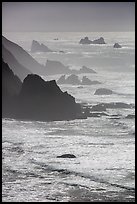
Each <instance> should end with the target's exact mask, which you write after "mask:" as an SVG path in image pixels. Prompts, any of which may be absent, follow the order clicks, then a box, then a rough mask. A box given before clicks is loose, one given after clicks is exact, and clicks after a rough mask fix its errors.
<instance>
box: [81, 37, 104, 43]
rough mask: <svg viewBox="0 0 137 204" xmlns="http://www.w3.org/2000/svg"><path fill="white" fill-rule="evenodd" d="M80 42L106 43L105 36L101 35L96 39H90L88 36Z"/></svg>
mask: <svg viewBox="0 0 137 204" xmlns="http://www.w3.org/2000/svg"><path fill="white" fill-rule="evenodd" d="M79 43H80V44H106V43H105V41H104V38H102V37H100V38H99V39H96V40H93V41H92V40H89V39H88V37H85V38H83V39H81V40H80V42H79Z"/></svg>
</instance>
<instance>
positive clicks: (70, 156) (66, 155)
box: [57, 154, 76, 158]
mask: <svg viewBox="0 0 137 204" xmlns="http://www.w3.org/2000/svg"><path fill="white" fill-rule="evenodd" d="M57 158H76V156H75V155H74V154H62V155H60V156H57Z"/></svg>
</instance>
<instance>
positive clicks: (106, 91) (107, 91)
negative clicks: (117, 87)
mask: <svg viewBox="0 0 137 204" xmlns="http://www.w3.org/2000/svg"><path fill="white" fill-rule="evenodd" d="M112 93H113V91H111V90H110V89H105V88H100V89H97V90H96V91H95V93H94V95H111V94H112Z"/></svg>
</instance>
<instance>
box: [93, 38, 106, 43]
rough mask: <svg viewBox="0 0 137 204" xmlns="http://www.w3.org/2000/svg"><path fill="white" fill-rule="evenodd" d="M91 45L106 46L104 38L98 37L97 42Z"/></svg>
mask: <svg viewBox="0 0 137 204" xmlns="http://www.w3.org/2000/svg"><path fill="white" fill-rule="evenodd" d="M91 44H106V43H105V40H104V38H102V37H100V38H99V39H97V40H93V41H92V43H91Z"/></svg>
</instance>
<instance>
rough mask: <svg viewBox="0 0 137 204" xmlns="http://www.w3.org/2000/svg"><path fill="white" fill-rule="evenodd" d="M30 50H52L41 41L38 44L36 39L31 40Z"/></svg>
mask: <svg viewBox="0 0 137 204" xmlns="http://www.w3.org/2000/svg"><path fill="white" fill-rule="evenodd" d="M31 52H52V50H50V49H49V48H48V47H47V46H46V45H44V44H43V43H42V44H40V43H39V42H37V41H36V40H33V41H32V44H31Z"/></svg>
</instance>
